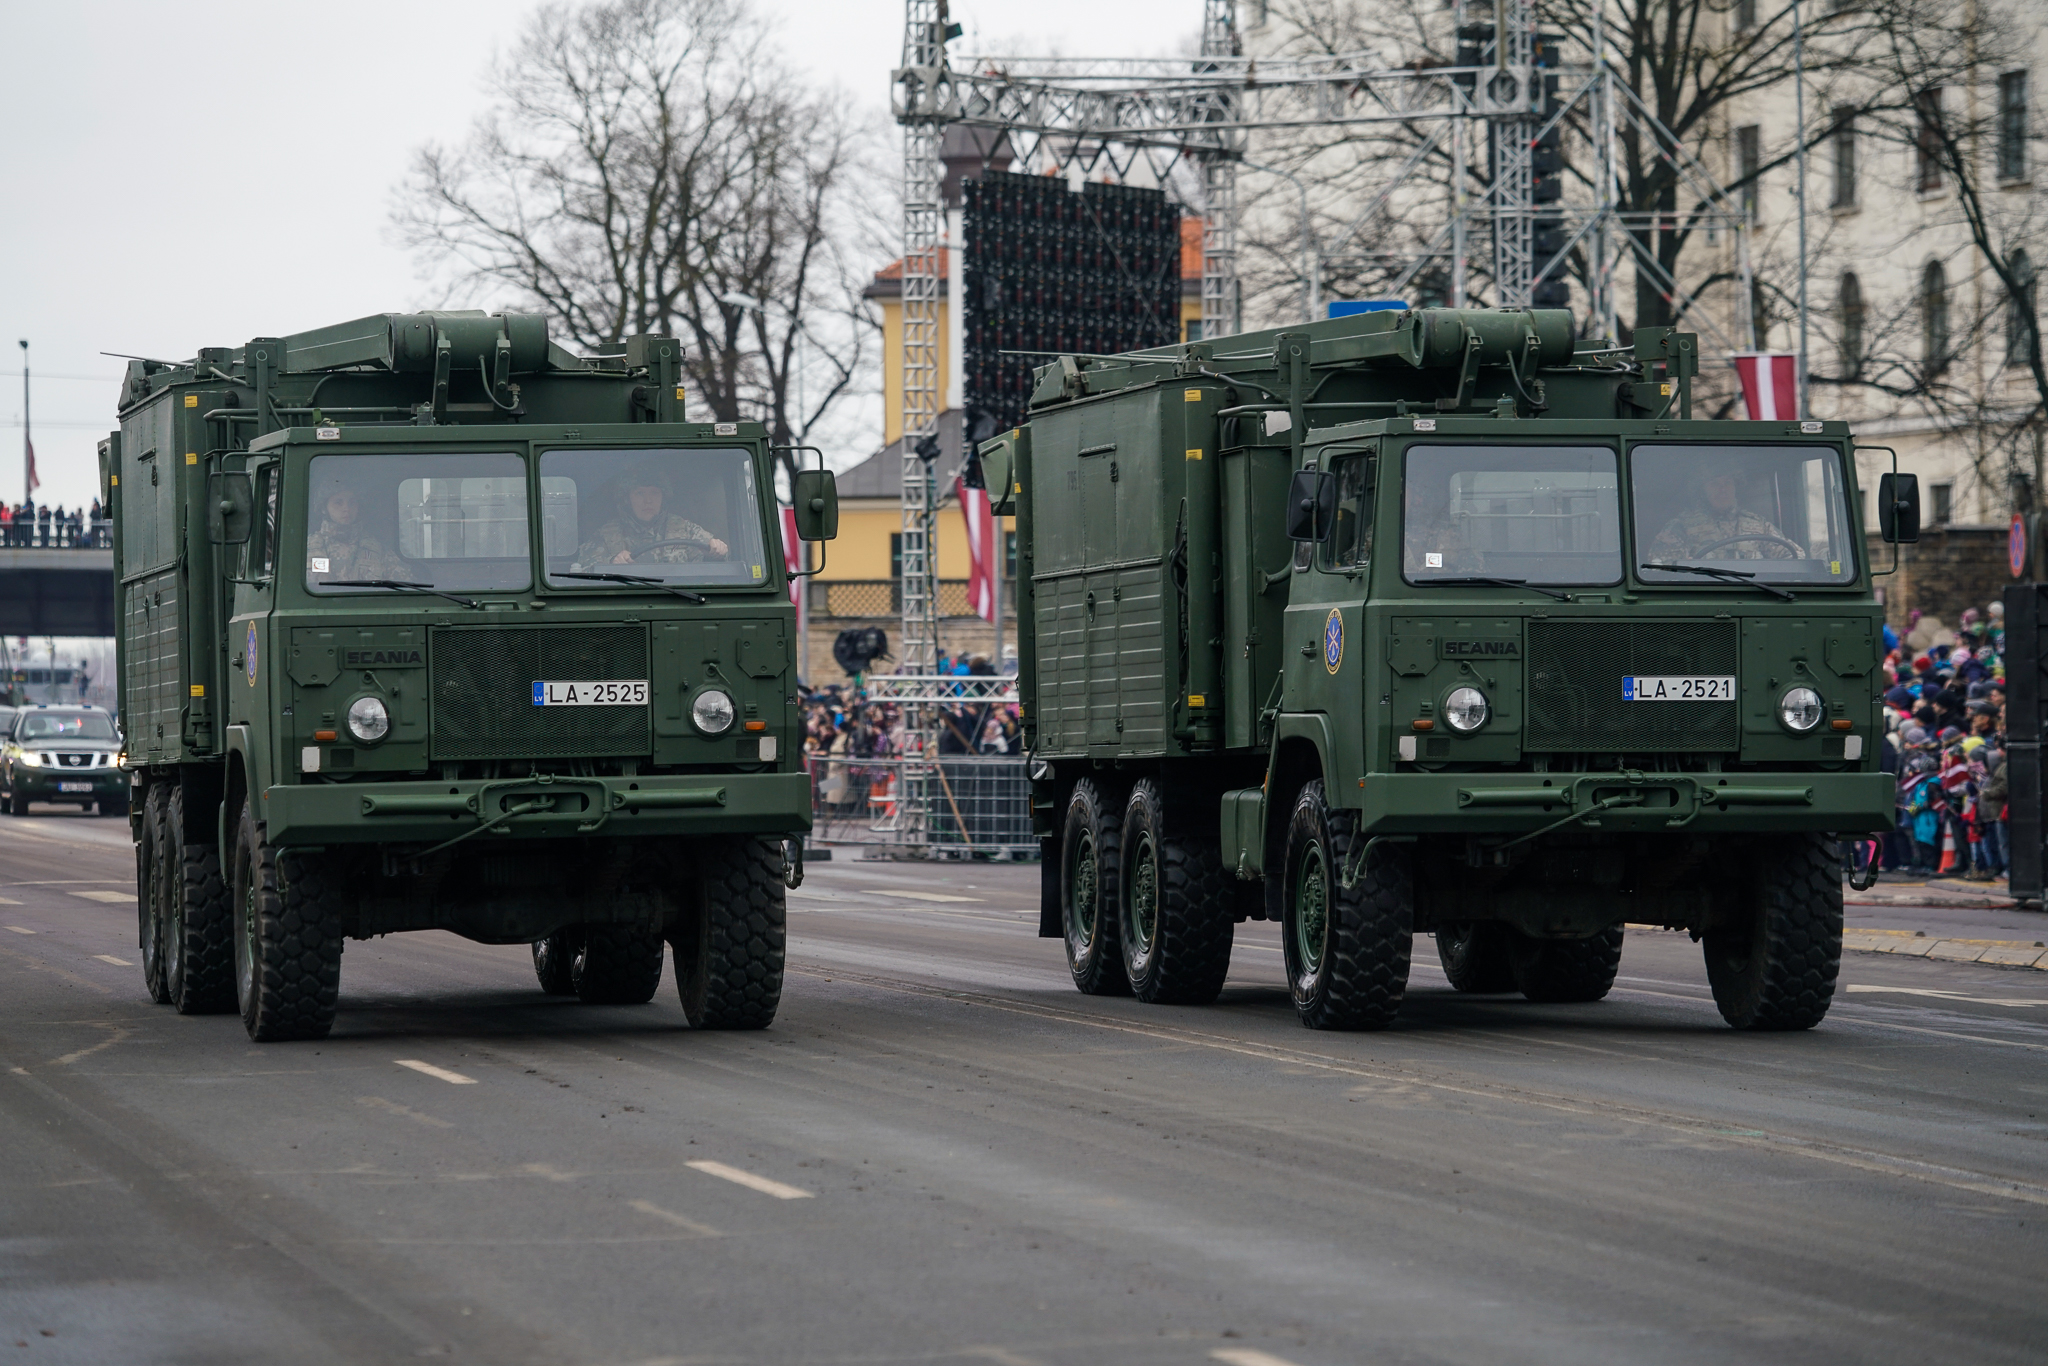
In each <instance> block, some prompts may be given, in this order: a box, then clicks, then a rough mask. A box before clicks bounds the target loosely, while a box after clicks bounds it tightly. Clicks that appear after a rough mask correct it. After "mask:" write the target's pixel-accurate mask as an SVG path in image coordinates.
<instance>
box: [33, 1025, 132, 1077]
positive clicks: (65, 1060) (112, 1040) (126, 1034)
mask: <svg viewBox="0 0 2048 1366" xmlns="http://www.w3.org/2000/svg"><path fill="white" fill-rule="evenodd" d="M99 1027H100V1028H101V1029H105V1030H107V1031H109V1032H108V1034H107V1037H106V1038H104V1039H101V1040H100V1041H99V1042H98V1043H96V1044H94V1045H93V1046H92V1047H90V1048H81V1049H79V1050H78V1051H77V1052H76V1053H66V1054H65V1055H64V1056H63V1057H61V1058H52V1059H50V1061H51V1062H52V1063H53V1064H55V1065H56V1066H58V1067H69V1066H71V1064H72V1063H75V1062H77V1061H79V1060H80V1059H82V1058H89V1057H91V1056H92V1055H93V1054H95V1053H97V1052H99V1051H100V1050H101V1049H102V1048H112V1047H113V1046H114V1045H115V1044H117V1043H125V1042H126V1041H127V1040H128V1039H129V1038H131V1037H132V1036H133V1035H134V1033H135V1031H134V1030H133V1029H130V1028H129V1027H128V1026H126V1025H118V1024H102V1025H100V1026H99Z"/></svg>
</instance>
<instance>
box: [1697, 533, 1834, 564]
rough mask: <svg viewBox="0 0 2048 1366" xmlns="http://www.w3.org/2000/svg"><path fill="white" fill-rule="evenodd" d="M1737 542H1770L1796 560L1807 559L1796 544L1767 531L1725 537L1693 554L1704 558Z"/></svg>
mask: <svg viewBox="0 0 2048 1366" xmlns="http://www.w3.org/2000/svg"><path fill="white" fill-rule="evenodd" d="M1737 541H1770V542H1772V543H1773V544H1776V545H1781V546H1784V547H1785V549H1787V550H1789V551H1791V552H1792V558H1793V559H1795V560H1803V559H1805V558H1806V552H1805V551H1804V550H1803V549H1801V548H1800V547H1799V545H1798V544H1797V543H1796V542H1793V541H1788V540H1786V539H1785V538H1784V537H1783V536H1773V535H1771V534H1770V533H1769V532H1767V531H1753V532H1751V533H1750V534H1748V535H1747V536H1724V537H1722V538H1721V539H1720V540H1718V541H1716V542H1714V543H1713V544H1712V545H1703V546H1701V547H1700V548H1699V549H1698V550H1695V551H1693V552H1692V553H1693V554H1694V556H1696V557H1698V556H1704V555H1706V554H1707V552H1708V551H1711V550H1719V549H1720V548H1721V547H1722V546H1724V545H1734V544H1735V543H1736V542H1737Z"/></svg>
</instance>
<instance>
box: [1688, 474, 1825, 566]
mask: <svg viewBox="0 0 2048 1366" xmlns="http://www.w3.org/2000/svg"><path fill="white" fill-rule="evenodd" d="M1741 492H1742V485H1741V476H1740V474H1739V473H1738V472H1737V470H1736V468H1735V465H1734V463H1733V462H1732V461H1728V460H1725V459H1723V460H1719V461H1714V462H1711V463H1709V464H1708V465H1707V467H1706V471H1705V473H1704V474H1702V475H1701V476H1700V478H1699V483H1698V484H1697V486H1696V487H1695V491H1694V495H1693V501H1692V504H1691V506H1689V507H1687V508H1686V509H1685V511H1683V512H1681V513H1679V514H1678V515H1677V516H1676V517H1674V518H1672V519H1671V522H1670V525H1668V526H1666V527H1665V528H1664V529H1663V530H1662V531H1660V532H1658V533H1657V539H1656V540H1654V541H1652V542H1651V543H1650V552H1651V557H1652V558H1653V559H1657V558H1661V559H1666V560H1682V559H1694V558H1697V557H1699V556H1701V555H1704V554H1707V553H1709V552H1711V553H1712V555H1713V557H1714V558H1715V559H1717V560H1796V559H1800V558H1802V557H1803V556H1804V554H1805V552H1804V551H1802V550H1800V549H1799V548H1798V547H1797V546H1795V545H1793V544H1792V542H1790V541H1788V540H1786V539H1785V535H1784V533H1783V532H1781V531H1779V530H1778V528H1777V527H1775V526H1773V525H1772V524H1771V521H1770V519H1769V518H1767V517H1762V516H1759V515H1758V514H1756V513H1754V512H1746V511H1744V510H1743V507H1742V500H1741ZM1723 542H1728V543H1729V544H1722V543H1723Z"/></svg>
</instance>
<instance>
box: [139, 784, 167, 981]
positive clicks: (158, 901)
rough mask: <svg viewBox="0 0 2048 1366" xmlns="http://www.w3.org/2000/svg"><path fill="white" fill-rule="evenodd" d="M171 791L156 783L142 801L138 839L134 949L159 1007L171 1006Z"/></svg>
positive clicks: (143, 974) (144, 979)
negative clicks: (167, 904)
mask: <svg viewBox="0 0 2048 1366" xmlns="http://www.w3.org/2000/svg"><path fill="white" fill-rule="evenodd" d="M170 795H171V794H170V790H169V789H168V788H166V787H165V786H164V785H163V784H161V783H157V784H154V785H152V786H151V787H150V789H149V791H148V793H147V794H146V795H145V796H144V798H143V803H142V822H141V829H140V830H139V831H138V832H137V834H136V839H135V911H136V915H135V947H136V948H137V949H138V950H140V957H141V959H142V985H143V989H144V990H146V991H147V992H149V999H150V1000H151V1001H154V1002H155V1003H156V1004H157V1005H169V1004H170V1000H171V987H170V983H169V982H168V981H167V980H166V978H165V969H166V964H165V962H164V900H165V898H166V897H167V896H168V895H169V894H170V885H171V875H170V870H169V868H168V866H167V862H166V858H165V855H164V849H163V838H164V808H165V804H166V803H167V802H168V801H169V800H170Z"/></svg>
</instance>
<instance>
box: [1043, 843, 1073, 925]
mask: <svg viewBox="0 0 2048 1366" xmlns="http://www.w3.org/2000/svg"><path fill="white" fill-rule="evenodd" d="M1038 937H1039V938H1040V939H1062V938H1065V937H1066V927H1065V926H1064V925H1063V924H1062V923H1061V920H1060V838H1059V836H1058V835H1047V836H1045V837H1043V838H1042V839H1040V840H1039V841H1038Z"/></svg>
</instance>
